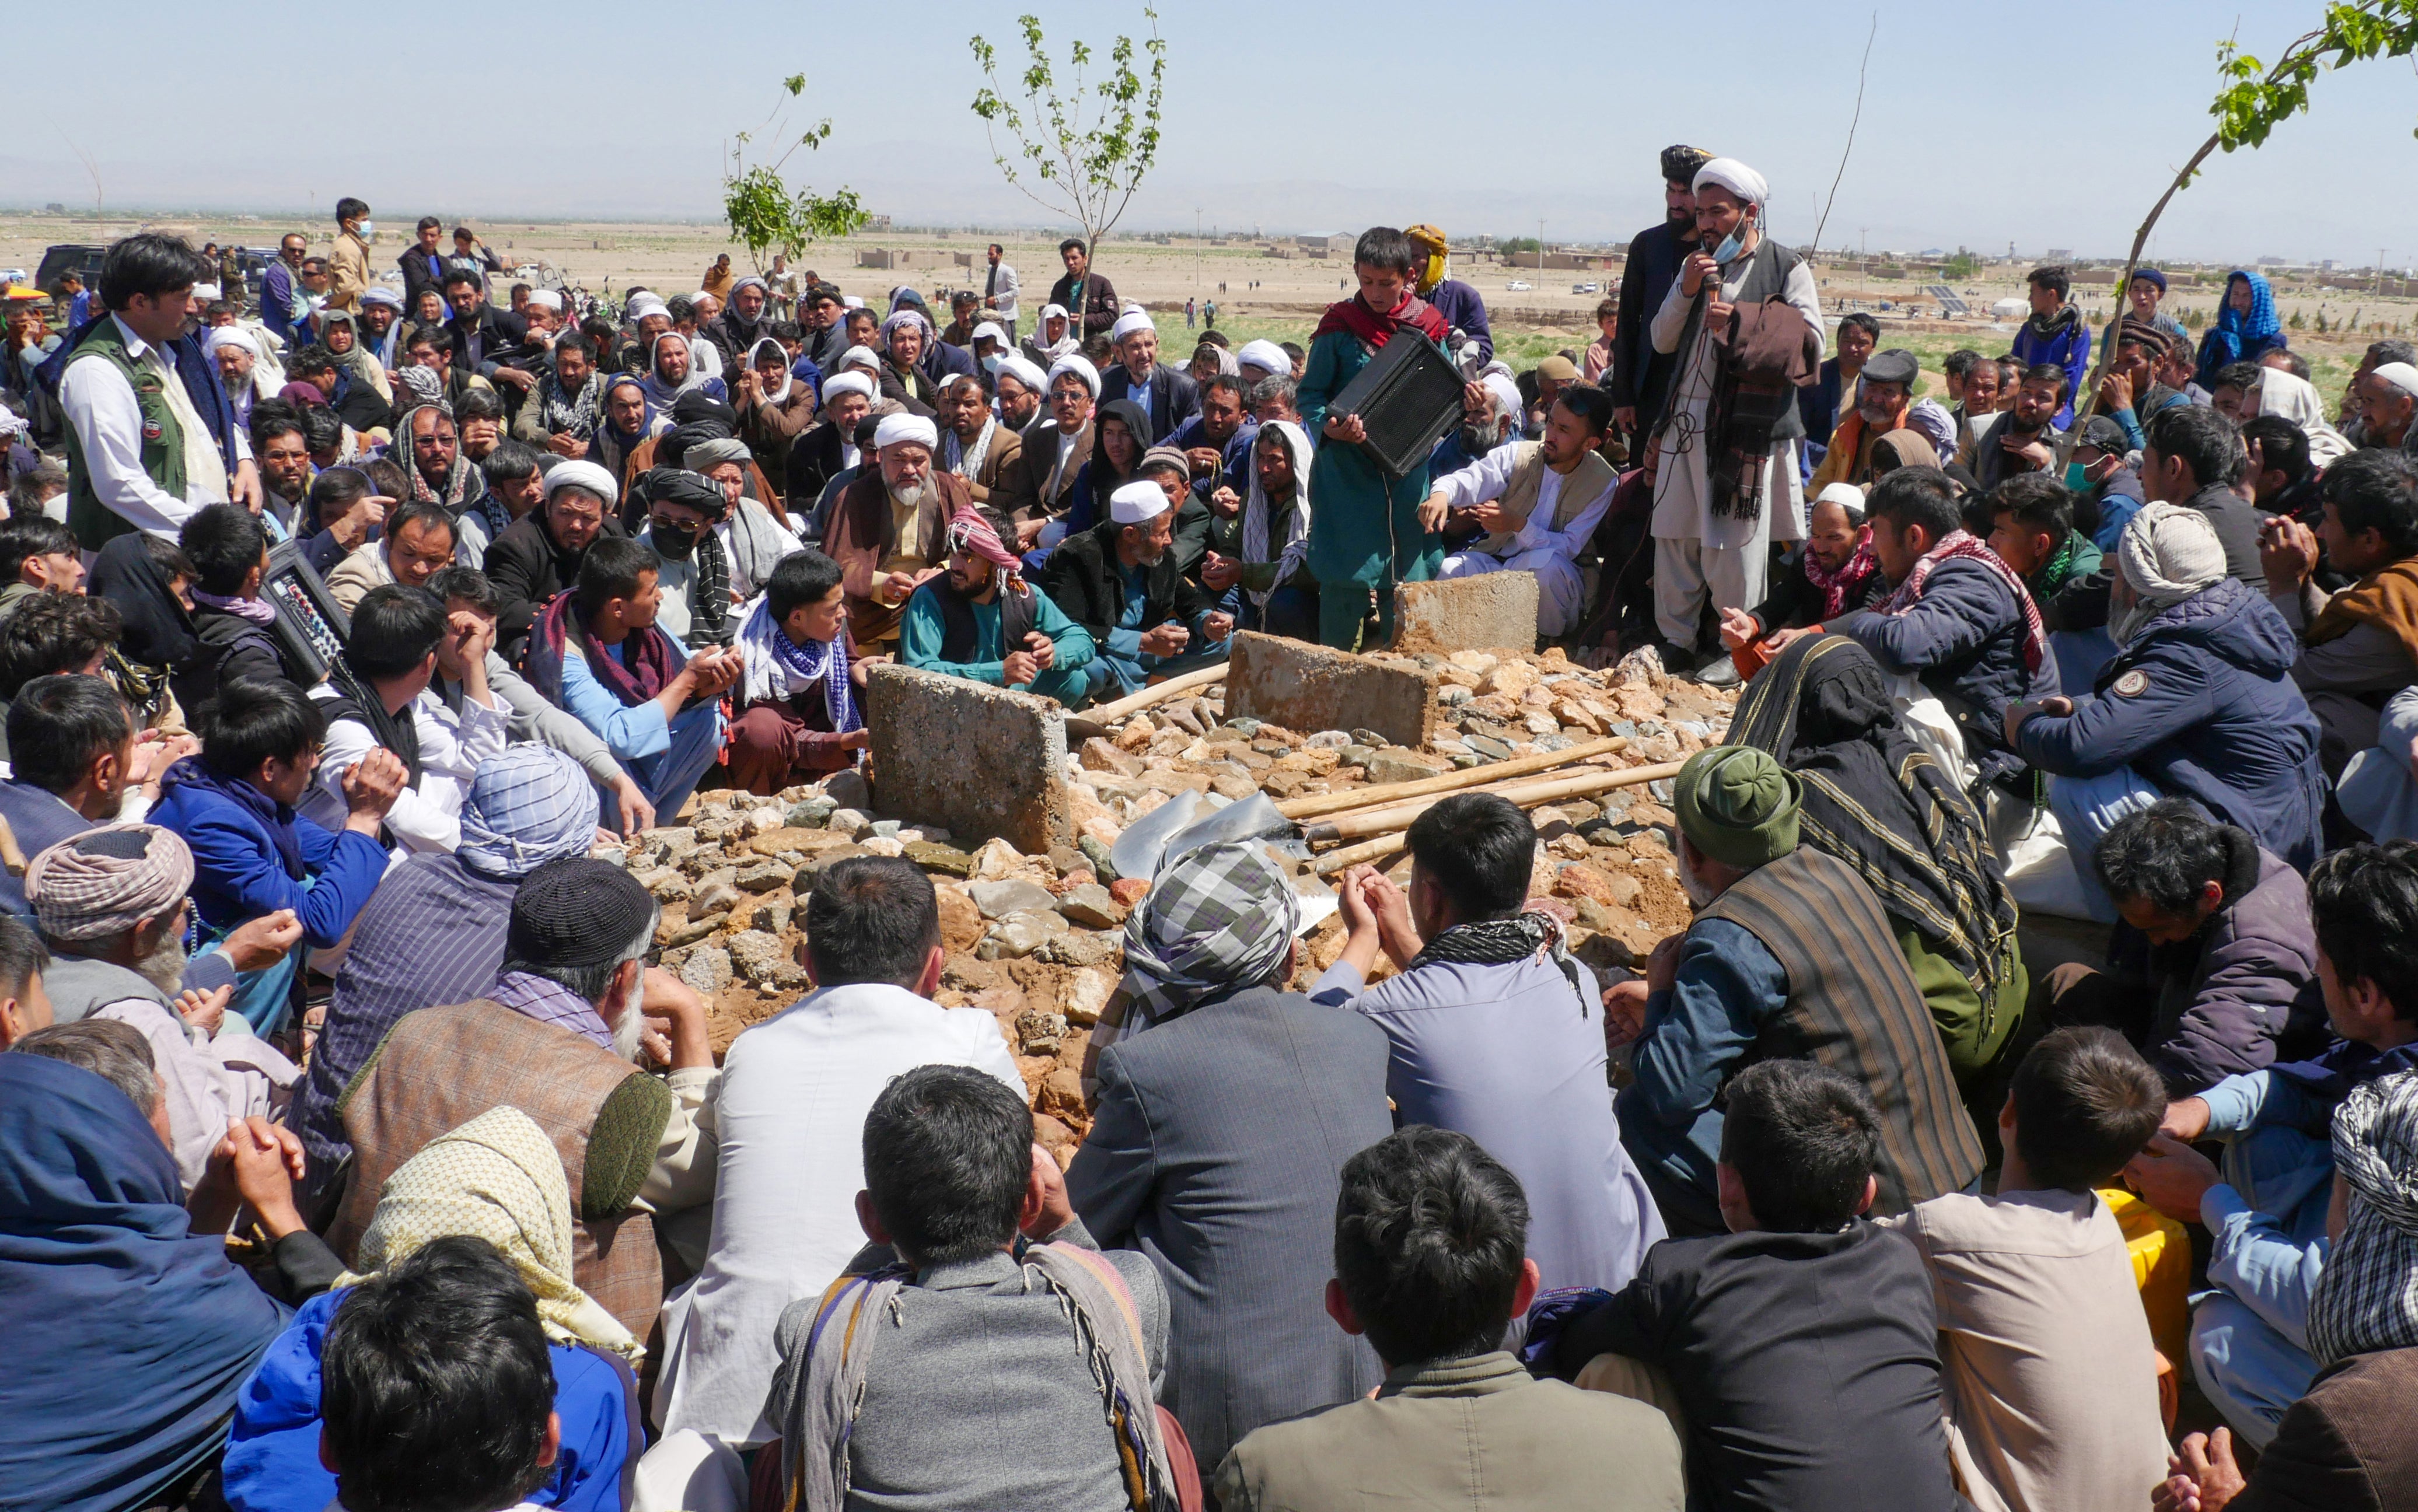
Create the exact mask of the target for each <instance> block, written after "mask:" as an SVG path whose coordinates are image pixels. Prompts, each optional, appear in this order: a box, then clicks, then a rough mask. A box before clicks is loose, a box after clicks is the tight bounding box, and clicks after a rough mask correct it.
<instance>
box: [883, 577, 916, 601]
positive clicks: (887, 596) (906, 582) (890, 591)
mask: <svg viewBox="0 0 2418 1512" xmlns="http://www.w3.org/2000/svg"><path fill="white" fill-rule="evenodd" d="M919 581H920V580H919V579H918V578H917V577H916V576H915V574H914V573H891V574H890V575H889V576H887V577H885V578H883V579H882V580H881V582H880V585H878V587H879V592H880V599H881V602H882V603H890V604H899V603H906V602H907V596H908V595H909V594H911V593H913V592H914V591H915V588H916V585H917V583H918V582H919Z"/></svg>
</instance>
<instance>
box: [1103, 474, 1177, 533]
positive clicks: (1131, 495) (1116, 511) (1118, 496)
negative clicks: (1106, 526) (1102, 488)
mask: <svg viewBox="0 0 2418 1512" xmlns="http://www.w3.org/2000/svg"><path fill="white" fill-rule="evenodd" d="M1166 512H1167V490H1165V489H1163V488H1161V487H1159V486H1158V485H1157V484H1156V483H1155V482H1152V481H1149V480H1148V479H1142V480H1140V481H1136V482H1130V483H1127V484H1125V486H1124V487H1123V488H1120V489H1118V490H1117V491H1116V492H1115V493H1113V494H1110V496H1109V518H1110V519H1111V520H1114V521H1116V522H1117V524H1119V525H1140V524H1141V523H1142V522H1143V521H1145V520H1155V519H1157V518H1158V517H1159V516H1160V515H1162V514H1165V513H1166Z"/></svg>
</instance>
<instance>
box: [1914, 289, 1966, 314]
mask: <svg viewBox="0 0 2418 1512" xmlns="http://www.w3.org/2000/svg"><path fill="white" fill-rule="evenodd" d="M1922 292H1923V293H1925V294H1928V295H1930V296H1931V297H1932V298H1935V299H1936V300H1938V301H1939V313H1941V314H1943V315H1963V314H1970V313H1972V310H1971V307H1970V306H1968V305H1967V304H1966V302H1965V301H1964V300H1963V299H1961V298H1957V295H1956V291H1955V290H1954V289H1951V288H1950V287H1949V286H1948V285H1947V284H1945V283H1931V284H1926V285H1924V287H1923V290H1922Z"/></svg>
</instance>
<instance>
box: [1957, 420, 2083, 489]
mask: <svg viewBox="0 0 2418 1512" xmlns="http://www.w3.org/2000/svg"><path fill="white" fill-rule="evenodd" d="M2014 423H2015V412H2014V411H2013V410H2012V409H2011V410H2008V411H2007V412H2006V413H2004V414H2002V415H2000V416H1999V417H1998V418H1997V420H1992V421H1991V422H1990V426H1989V429H1987V430H1985V431H1983V432H1982V434H1981V435H1978V436H1976V437H1975V438H1974V440H1973V481H1975V482H1978V483H1980V484H1981V485H1982V491H1983V492H1984V493H1987V492H1988V491H1989V490H1991V489H1993V488H1996V487H1997V486H1998V485H1999V484H2000V483H2003V482H2005V481H2007V480H2008V479H2010V478H2013V477H2016V476H2019V474H2020V469H2018V468H2015V467H2011V466H2008V465H2007V458H2008V455H2009V453H2008V451H2007V449H2006V447H2005V446H2004V445H2003V444H2002V443H2003V441H2004V439H2005V437H2006V435H2007V432H2008V431H2009V430H2010V429H2012V427H2013V425H2014ZM2064 438H2065V433H2064V432H2063V431H2061V430H2058V428H2057V426H2056V424H2055V423H2053V422H2052V423H2051V424H2050V425H2049V426H2048V428H2047V429H2045V430H2043V431H2042V432H2041V433H2040V434H2039V435H2037V436H2034V437H2033V439H2034V440H2037V441H2040V442H2042V443H2043V444H2045V445H2046V446H2047V447H2048V449H2049V450H2050V451H2056V450H2057V446H2058V442H2060V441H2062V440H2063V439H2064ZM2052 476H2055V474H2052Z"/></svg>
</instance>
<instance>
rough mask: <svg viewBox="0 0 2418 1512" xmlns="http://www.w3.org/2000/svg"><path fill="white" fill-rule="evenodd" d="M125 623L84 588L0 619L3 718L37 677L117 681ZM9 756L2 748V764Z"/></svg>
mask: <svg viewBox="0 0 2418 1512" xmlns="http://www.w3.org/2000/svg"><path fill="white" fill-rule="evenodd" d="M124 627H125V621H124V619H123V617H121V616H120V615H119V614H118V612H117V605H115V603H111V602H110V601H109V600H107V599H97V598H93V597H91V596H89V595H86V594H82V593H45V594H42V595H40V596H39V597H38V598H35V599H32V600H29V601H27V603H25V605H24V607H23V608H21V609H19V610H18V611H17V612H16V613H15V614H12V615H10V616H8V618H7V619H0V719H5V718H6V713H7V707H8V701H9V700H11V699H13V698H15V697H16V696H17V695H18V694H19V693H20V692H22V691H23V689H24V688H25V686H26V684H28V683H30V682H32V681H34V680H36V679H38V678H46V677H55V676H59V675H62V674H69V673H72V674H74V675H76V676H79V677H88V678H99V679H101V680H104V681H110V682H112V683H113V685H114V684H115V679H113V678H112V677H111V676H110V674H111V673H112V671H113V670H114V665H113V664H114V663H115V660H116V658H115V651H116V647H117V637H118V634H119V633H120V632H121V631H122V630H123V629H124ZM119 691H121V692H123V691H124V690H123V689H120V690H119ZM7 759H8V751H7V750H6V749H5V748H0V763H5V762H6V761H7Z"/></svg>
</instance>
